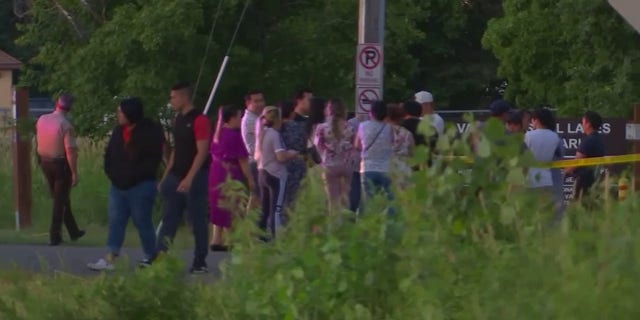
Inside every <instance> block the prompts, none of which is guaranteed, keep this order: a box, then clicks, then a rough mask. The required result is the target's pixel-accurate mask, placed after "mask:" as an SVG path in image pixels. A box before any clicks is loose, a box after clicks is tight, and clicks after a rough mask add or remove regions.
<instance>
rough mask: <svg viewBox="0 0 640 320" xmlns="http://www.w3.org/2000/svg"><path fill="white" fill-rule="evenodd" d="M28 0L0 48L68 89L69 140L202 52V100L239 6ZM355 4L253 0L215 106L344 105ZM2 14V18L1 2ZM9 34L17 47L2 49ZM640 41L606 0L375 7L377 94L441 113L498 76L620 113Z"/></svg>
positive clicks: (182, 0) (151, 94)
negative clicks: (318, 99)
mask: <svg viewBox="0 0 640 320" xmlns="http://www.w3.org/2000/svg"><path fill="white" fill-rule="evenodd" d="M220 1H222V3H221V2H220ZM30 3H31V7H30V9H29V11H28V14H27V15H26V16H25V17H24V18H22V19H20V23H19V24H18V31H17V32H16V30H15V28H13V23H12V20H11V19H2V21H3V23H4V25H3V28H2V29H0V45H1V46H2V47H3V48H4V49H7V50H8V51H9V52H10V53H13V54H14V55H16V56H17V57H18V58H20V59H21V60H23V61H24V62H27V63H28V64H27V68H26V70H25V71H24V72H23V73H22V74H21V77H20V78H21V81H22V82H23V83H24V84H26V85H29V86H31V87H32V88H34V89H36V90H38V91H42V92H47V93H49V94H52V95H55V94H56V93H57V92H60V91H62V90H67V91H70V92H72V93H73V94H74V95H76V96H77V98H78V100H77V101H78V103H77V108H76V111H77V112H75V113H74V117H75V118H76V125H77V127H78V130H79V132H80V133H81V134H96V135H100V134H102V133H103V132H105V130H101V129H100V128H101V125H102V124H103V123H104V121H103V119H104V117H105V115H107V114H112V113H113V109H114V108H115V104H116V101H114V97H122V96H128V95H136V96H140V97H142V98H143V99H144V101H145V103H146V105H147V107H148V109H149V111H154V113H155V112H156V111H157V110H158V109H160V108H164V106H165V105H166V102H167V95H168V92H167V91H168V88H169V87H170V86H171V84H172V83H174V82H177V81H184V80H187V81H192V82H195V80H196V78H197V75H198V74H199V72H200V70H201V63H202V59H203V58H206V62H205V63H204V65H203V67H202V71H203V72H202V77H201V81H200V82H199V83H198V84H199V85H198V87H197V95H196V104H197V105H200V106H202V105H203V104H204V103H205V102H206V100H207V97H208V93H209V90H210V89H211V86H212V84H213V81H214V80H215V77H216V75H217V72H218V68H219V67H220V63H221V61H222V59H223V56H224V54H225V53H226V51H227V46H228V44H229V42H230V40H231V37H232V34H233V30H234V29H235V27H236V24H237V23H238V18H239V16H240V13H241V11H242V8H243V6H244V5H245V0H164V1H152V0H132V1H125V0H112V1H73V0H54V1H31V2H30ZM219 6H220V8H221V10H220V12H218V11H217V8H218V7H219ZM357 6H358V3H357V1H352V0H332V1H328V0H306V1H293V0H285V1H255V0H254V1H251V2H250V5H249V7H248V10H247V12H246V16H245V19H244V21H243V23H242V25H241V26H240V29H239V33H238V37H237V39H236V41H235V44H234V46H233V47H232V50H231V51H230V63H229V65H228V67H227V70H226V72H225V75H224V77H223V80H222V83H221V86H220V88H219V90H218V93H217V95H216V99H215V100H214V107H215V106H217V105H221V104H226V103H234V104H241V103H242V99H241V97H242V96H243V94H244V93H245V92H246V91H248V90H250V89H261V90H263V91H264V92H265V94H266V97H267V100H268V103H275V102H277V101H278V100H281V99H286V98H289V97H291V95H292V93H293V91H295V90H296V89H297V88H300V87H311V88H313V90H314V91H315V92H316V93H317V94H318V95H322V96H325V97H340V98H343V99H344V100H345V101H346V102H347V104H349V105H353V103H354V98H353V92H354V63H355V51H356V49H355V48H356V35H357V20H358V8H357ZM217 13H219V18H218V20H217V21H216V24H215V30H214V33H213V37H212V41H211V44H210V45H211V47H210V50H209V51H208V53H207V54H205V48H206V47H207V42H208V35H209V32H210V30H211V29H210V28H211V26H212V23H213V22H214V20H215V18H216V14H217ZM0 15H2V16H7V17H10V16H11V4H10V3H7V2H3V4H2V5H0ZM5 21H7V22H6V23H5ZM5 25H6V26H7V28H4V26H5ZM15 38H17V41H16V43H17V46H14V45H13V44H11V43H9V42H10V40H12V39H15ZM638 40H639V38H638V35H637V34H636V33H635V32H634V31H633V30H631V28H630V27H629V26H627V25H626V23H625V22H624V21H623V20H622V19H621V18H620V17H619V16H618V15H617V13H616V12H615V11H614V10H613V9H612V8H610V7H609V5H608V4H607V3H606V1H604V0H557V1H551V0H504V1H501V0H483V1H479V0H459V1H451V0H394V1H387V11H386V36H385V51H384V52H385V90H384V92H385V98H386V99H388V100H404V99H407V98H409V97H411V95H412V93H413V92H415V91H417V90H423V89H424V90H429V91H431V92H433V93H434V95H435V97H436V102H437V105H438V107H439V108H440V109H443V108H470V107H483V106H485V105H486V104H487V103H488V102H490V99H492V98H494V97H495V96H496V95H497V94H496V93H495V92H492V91H495V90H493V88H494V87H495V86H496V84H500V83H502V82H503V80H507V83H508V86H507V91H506V94H507V98H509V99H513V100H515V101H516V102H517V104H518V105H519V106H523V107H534V106H537V105H541V104H545V105H552V106H554V107H556V108H558V110H560V112H561V113H563V114H576V113H578V112H581V111H582V110H583V109H586V108H590V109H597V110H599V111H601V112H603V113H604V114H609V115H614V114H615V115H626V113H627V111H628V109H629V106H630V105H631V103H633V102H637V101H640V100H639V99H638V98H640V97H638V95H640V90H638V89H639V88H638V87H637V86H638V85H639V84H638V83H639V82H638V68H640V67H639V64H638V59H639V57H640V50H639V49H640V47H639V46H640V42H639V41H638ZM109 125H110V124H109ZM105 129H106V128H105Z"/></svg>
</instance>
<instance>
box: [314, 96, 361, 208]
mask: <svg viewBox="0 0 640 320" xmlns="http://www.w3.org/2000/svg"><path fill="white" fill-rule="evenodd" d="M346 111H347V110H346V108H345V106H344V103H342V100H340V99H332V100H330V101H328V102H327V104H326V111H325V114H326V115H327V118H326V121H325V122H323V123H320V124H318V125H317V127H316V128H315V133H314V139H313V143H314V145H315V147H316V149H317V150H318V153H319V155H320V158H321V163H322V168H323V171H324V172H323V178H324V183H325V191H326V193H327V197H328V202H329V212H333V211H335V210H339V209H341V208H347V207H348V197H347V196H348V194H349V189H350V184H351V177H352V175H353V173H352V171H353V164H352V161H353V158H354V154H353V153H354V150H355V148H354V146H353V139H354V137H355V132H354V130H353V129H352V128H351V126H349V125H348V124H347V119H346V115H347V114H346Z"/></svg>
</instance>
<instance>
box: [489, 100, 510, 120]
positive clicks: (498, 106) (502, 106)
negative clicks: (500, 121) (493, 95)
mask: <svg viewBox="0 0 640 320" xmlns="http://www.w3.org/2000/svg"><path fill="white" fill-rule="evenodd" d="M511 109H513V107H512V106H511V103H509V102H507V101H504V100H502V99H498V100H496V101H493V102H491V104H490V105H489V111H491V115H492V116H494V117H498V116H502V115H503V114H505V113H507V112H509V111H511Z"/></svg>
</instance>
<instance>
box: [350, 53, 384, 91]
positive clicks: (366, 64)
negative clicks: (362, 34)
mask: <svg viewBox="0 0 640 320" xmlns="http://www.w3.org/2000/svg"><path fill="white" fill-rule="evenodd" d="M356 60H357V61H356V85H361V86H373V87H375V86H380V85H382V65H383V61H384V57H383V55H382V46H380V45H379V44H368V43H365V44H360V45H358V54H357V57H356Z"/></svg>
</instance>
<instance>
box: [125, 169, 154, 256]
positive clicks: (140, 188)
mask: <svg viewBox="0 0 640 320" xmlns="http://www.w3.org/2000/svg"><path fill="white" fill-rule="evenodd" d="M156 193H157V188H156V182H155V181H146V182H142V183H140V184H138V185H137V186H135V187H133V188H132V189H131V190H128V191H127V192H126V195H127V198H128V199H127V201H128V203H129V206H130V208H131V218H132V220H133V224H134V225H135V227H136V229H138V236H139V237H140V244H141V245H142V251H143V252H144V258H145V260H147V261H152V260H153V259H155V257H156V247H155V245H156V233H155V230H154V229H153V220H152V217H153V206H154V204H155V201H156Z"/></svg>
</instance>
